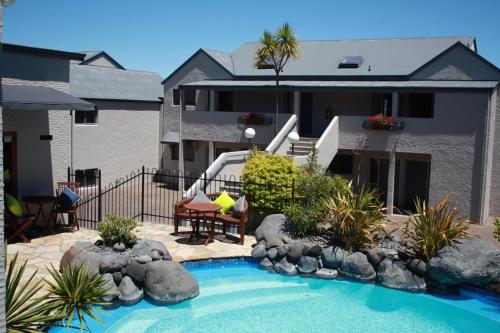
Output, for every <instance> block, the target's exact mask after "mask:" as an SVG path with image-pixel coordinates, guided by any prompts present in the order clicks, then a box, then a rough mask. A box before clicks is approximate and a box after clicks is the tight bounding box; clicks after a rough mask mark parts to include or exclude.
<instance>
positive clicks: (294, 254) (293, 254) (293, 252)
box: [287, 243, 304, 263]
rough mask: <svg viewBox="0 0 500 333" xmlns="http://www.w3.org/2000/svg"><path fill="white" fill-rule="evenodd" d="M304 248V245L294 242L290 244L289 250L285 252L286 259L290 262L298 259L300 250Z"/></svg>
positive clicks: (300, 253)
mask: <svg viewBox="0 0 500 333" xmlns="http://www.w3.org/2000/svg"><path fill="white" fill-rule="evenodd" d="M303 249H304V245H302V244H299V243H295V244H292V245H291V246H290V250H289V251H288V254H287V259H288V261H289V262H291V263H296V262H298V261H299V259H300V257H302V250H303Z"/></svg>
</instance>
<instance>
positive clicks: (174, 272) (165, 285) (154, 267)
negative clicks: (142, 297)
mask: <svg viewBox="0 0 500 333" xmlns="http://www.w3.org/2000/svg"><path fill="white" fill-rule="evenodd" d="M144 292H145V294H146V296H147V297H149V298H150V299H151V300H152V301H153V302H155V303H158V304H172V303H178V302H182V301H184V300H188V299H191V298H193V297H196V296H198V294H199V293H200V290H199V287H198V283H197V282H196V280H195V279H194V278H193V276H192V275H191V273H189V272H188V271H187V270H186V269H185V268H184V267H182V266H181V265H180V264H178V263H176V262H174V261H165V260H158V261H153V262H150V263H148V264H146V274H145V276H144Z"/></svg>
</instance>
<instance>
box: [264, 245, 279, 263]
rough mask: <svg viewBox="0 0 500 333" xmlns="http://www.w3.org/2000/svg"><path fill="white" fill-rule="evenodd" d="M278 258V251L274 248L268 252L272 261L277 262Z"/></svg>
mask: <svg viewBox="0 0 500 333" xmlns="http://www.w3.org/2000/svg"><path fill="white" fill-rule="evenodd" d="M277 256H278V249H277V248H275V247H273V248H271V249H269V250H267V257H268V258H269V259H271V260H275V259H276V257H277Z"/></svg>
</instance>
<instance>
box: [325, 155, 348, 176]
mask: <svg viewBox="0 0 500 333" xmlns="http://www.w3.org/2000/svg"><path fill="white" fill-rule="evenodd" d="M352 166H353V158H352V155H341V154H337V155H335V158H334V159H333V161H332V164H331V165H330V172H331V173H333V174H337V175H352Z"/></svg>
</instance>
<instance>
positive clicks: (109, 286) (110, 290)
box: [102, 273, 118, 302]
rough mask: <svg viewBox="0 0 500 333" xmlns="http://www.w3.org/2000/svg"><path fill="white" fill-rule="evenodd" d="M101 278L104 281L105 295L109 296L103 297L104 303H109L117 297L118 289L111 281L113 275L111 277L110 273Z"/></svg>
mask: <svg viewBox="0 0 500 333" xmlns="http://www.w3.org/2000/svg"><path fill="white" fill-rule="evenodd" d="M102 277H103V278H104V281H105V283H104V290H106V293H107V294H110V295H109V296H106V297H104V300H105V301H106V302H111V301H112V300H114V299H115V298H116V297H118V287H116V284H115V281H114V280H113V275H111V274H110V273H106V274H103V275H102Z"/></svg>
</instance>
